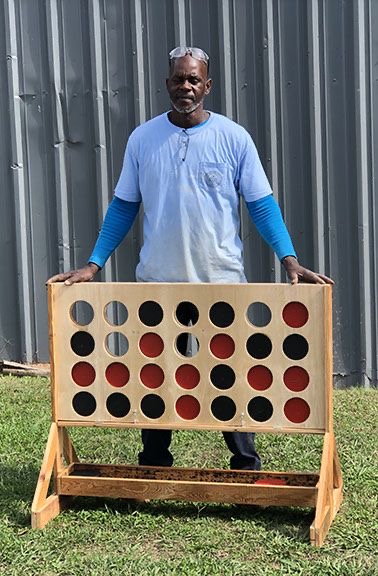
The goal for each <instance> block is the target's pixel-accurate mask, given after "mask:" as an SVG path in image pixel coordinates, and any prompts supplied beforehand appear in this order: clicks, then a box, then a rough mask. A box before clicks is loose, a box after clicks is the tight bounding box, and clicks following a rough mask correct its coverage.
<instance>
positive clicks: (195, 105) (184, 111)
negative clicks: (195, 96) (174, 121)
mask: <svg viewBox="0 0 378 576" xmlns="http://www.w3.org/2000/svg"><path fill="white" fill-rule="evenodd" d="M202 102H203V100H201V101H200V102H193V104H192V105H191V106H189V107H187V106H185V107H183V106H178V105H177V104H175V103H174V102H173V101H172V100H171V104H172V106H173V108H174V109H175V110H176V112H178V113H179V114H191V113H192V112H194V111H195V110H197V108H198V107H199V106H200V105H201V104H202Z"/></svg>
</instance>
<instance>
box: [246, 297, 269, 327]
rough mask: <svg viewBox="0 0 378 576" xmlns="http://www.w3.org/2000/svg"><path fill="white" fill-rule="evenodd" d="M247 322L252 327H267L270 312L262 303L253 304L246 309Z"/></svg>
mask: <svg viewBox="0 0 378 576" xmlns="http://www.w3.org/2000/svg"><path fill="white" fill-rule="evenodd" d="M247 318H248V321H249V322H250V323H251V324H253V326H258V327H259V328H261V327H262V326H267V325H268V324H269V322H270V321H271V319H272V312H271V310H270V308H269V306H267V305H266V304H264V302H253V303H252V304H250V305H249V306H248V309H247Z"/></svg>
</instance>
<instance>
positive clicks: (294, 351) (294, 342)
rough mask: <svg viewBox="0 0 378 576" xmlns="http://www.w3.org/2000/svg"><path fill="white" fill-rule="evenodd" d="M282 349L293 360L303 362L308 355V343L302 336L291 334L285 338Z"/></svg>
mask: <svg viewBox="0 0 378 576" xmlns="http://www.w3.org/2000/svg"><path fill="white" fill-rule="evenodd" d="M282 348H283V351H284V353H285V355H286V356H287V357H288V358H290V359H291V360H302V358H304V357H305V356H306V355H307V353H308V342H307V340H306V338H304V337H303V336H301V335H300V334H291V335H290V336H287V337H286V338H285V340H284V342H283V346H282Z"/></svg>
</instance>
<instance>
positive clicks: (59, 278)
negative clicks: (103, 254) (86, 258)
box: [46, 262, 100, 286]
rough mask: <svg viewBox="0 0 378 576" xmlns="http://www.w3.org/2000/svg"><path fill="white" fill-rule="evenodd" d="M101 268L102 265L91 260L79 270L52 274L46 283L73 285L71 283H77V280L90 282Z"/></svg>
mask: <svg viewBox="0 0 378 576" xmlns="http://www.w3.org/2000/svg"><path fill="white" fill-rule="evenodd" d="M99 270H100V267H99V266H97V264H94V262H90V263H89V264H87V265H86V266H83V268H79V269H78V270H70V271H69V272H63V273H62V274H56V275H55V276H51V278H49V279H48V280H47V282H46V284H53V282H64V283H65V285H66V286H71V284H76V282H90V281H91V280H93V278H94V277H95V275H96V274H97V272H98V271H99Z"/></svg>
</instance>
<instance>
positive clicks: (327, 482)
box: [310, 432, 342, 546]
mask: <svg viewBox="0 0 378 576" xmlns="http://www.w3.org/2000/svg"><path fill="white" fill-rule="evenodd" d="M341 501H342V476H341V469H340V464H339V460H338V456H337V451H336V443H335V437H334V435H333V434H331V433H329V432H326V434H325V435H324V445H323V454H322V462H321V467H320V476H319V485H318V497H317V502H316V511H315V519H314V521H313V523H312V524H311V527H310V540H311V544H313V545H314V546H321V545H322V544H323V542H324V539H325V537H326V536H327V533H328V530H329V527H330V525H331V523H332V520H333V519H334V517H335V515H336V513H337V511H338V509H339V507H340V504H341Z"/></svg>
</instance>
